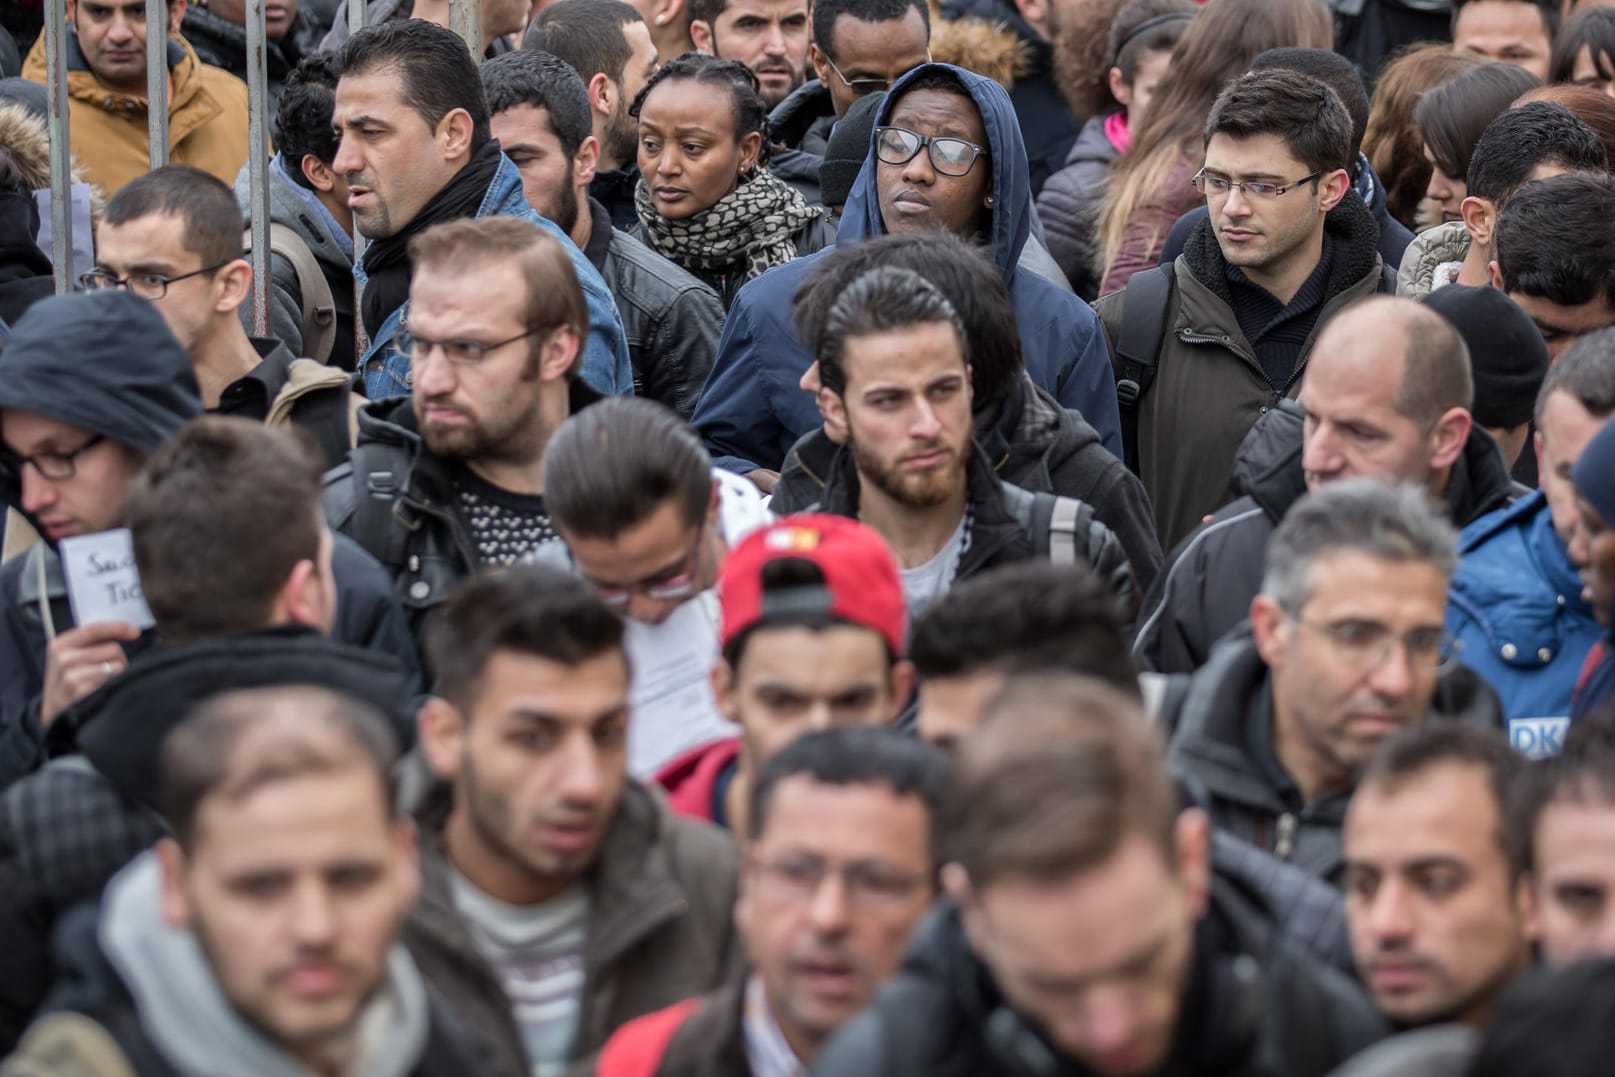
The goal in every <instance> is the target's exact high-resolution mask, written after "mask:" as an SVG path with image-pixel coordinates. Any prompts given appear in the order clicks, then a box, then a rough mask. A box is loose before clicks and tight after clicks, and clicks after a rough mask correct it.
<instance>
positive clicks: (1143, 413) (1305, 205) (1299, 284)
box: [1095, 69, 1394, 549]
mask: <svg viewBox="0 0 1615 1077" xmlns="http://www.w3.org/2000/svg"><path fill="white" fill-rule="evenodd" d="M1351 131H1352V125H1351V116H1350V115H1349V114H1348V113H1347V111H1346V106H1345V105H1343V104H1341V101H1340V98H1339V96H1338V95H1336V94H1335V92H1334V91H1333V90H1331V89H1330V88H1329V87H1327V86H1325V85H1324V84H1323V83H1321V82H1318V81H1317V80H1315V79H1312V78H1310V77H1308V76H1306V75H1303V74H1301V73H1299V72H1296V71H1289V70H1283V69H1271V70H1265V71H1257V72H1252V73H1251V74H1248V75H1245V76H1244V77H1243V78H1240V79H1238V80H1236V81H1235V82H1233V83H1232V84H1231V85H1229V86H1228V87H1227V88H1226V89H1225V90H1224V91H1223V92H1222V94H1221V96H1219V97H1218V99H1217V102H1216V104H1215V105H1214V106H1213V107H1212V110H1211V114H1210V116H1209V117H1208V118H1207V120H1206V128H1205V167H1204V168H1203V169H1202V170H1201V171H1200V172H1198V173H1196V174H1195V176H1194V179H1193V183H1194V185H1195V188H1196V190H1198V191H1200V192H1201V193H1202V194H1204V195H1205V197H1206V205H1207V206H1208V207H1209V209H1210V211H1211V212H1210V216H1209V218H1208V219H1207V220H1206V221H1204V222H1202V223H1201V224H1200V225H1199V226H1198V227H1197V228H1196V229H1195V231H1194V233H1193V234H1192V236H1191V238H1190V240H1189V242H1188V244H1187V246H1186V247H1185V249H1184V252H1183V254H1181V255H1179V256H1178V259H1177V261H1176V262H1174V263H1173V264H1172V265H1170V266H1166V267H1162V268H1159V269H1151V270H1147V271H1146V272H1145V273H1144V274H1140V276H1142V277H1144V279H1143V280H1140V281H1139V282H1138V283H1137V284H1136V286H1135V285H1134V284H1133V283H1132V282H1129V285H1128V287H1127V288H1125V289H1123V290H1122V291H1120V292H1116V293H1113V294H1111V295H1108V296H1106V297H1104V298H1103V299H1101V300H1099V302H1098V303H1097V304H1096V305H1095V309H1096V310H1097V311H1098V312H1099V318H1100V321H1101V323H1102V324H1103V325H1104V330H1105V337H1106V339H1107V341H1108V342H1109V344H1110V348H1111V352H1112V354H1115V355H1117V356H1118V357H1119V361H1118V362H1117V366H1116V377H1117V386H1118V393H1119V395H1120V396H1121V398H1122V401H1123V405H1124V411H1123V414H1124V417H1125V418H1126V419H1127V421H1128V427H1129V433H1128V445H1127V450H1126V451H1127V462H1128V465H1129V466H1130V467H1132V468H1133V469H1134V470H1136V471H1137V472H1138V474H1139V477H1140V478H1141V479H1143V480H1144V487H1145V489H1146V490H1147V491H1148V492H1149V495H1150V501H1151V503H1152V504H1153V505H1154V506H1155V519H1156V525H1157V528H1158V531H1159V534H1160V539H1161V545H1162V546H1163V547H1165V548H1168V549H1170V548H1171V547H1173V546H1175V545H1177V544H1178V543H1179V542H1181V541H1182V540H1183V538H1184V537H1185V536H1187V535H1188V534H1189V532H1190V531H1192V530H1194V528H1195V527H1196V526H1197V525H1199V524H1200V522H1201V521H1202V520H1204V519H1205V518H1206V516H1208V515H1210V514H1211V513H1213V512H1215V511H1217V509H1219V508H1221V507H1222V506H1223V505H1225V504H1227V503H1228V502H1229V501H1230V500H1231V499H1232V497H1233V485H1232V476H1233V465H1234V458H1235V454H1236V452H1237V451H1238V449H1239V445H1240V442H1241V441H1242V440H1243V439H1244V437H1245V435H1246V434H1247V433H1248V432H1249V431H1250V429H1251V426H1252V425H1253V424H1254V423H1255V422H1256V420H1257V419H1258V418H1259V417H1260V416H1262V415H1265V414H1267V413H1268V412H1269V411H1271V410H1272V409H1273V408H1275V407H1277V406H1278V404H1279V402H1280V401H1281V400H1284V399H1286V398H1293V397H1294V396H1295V395H1296V393H1297V392H1299V391H1300V389H1301V386H1302V381H1303V378H1302V376H1303V374H1305V372H1306V369H1307V356H1308V354H1309V353H1310V351H1311V350H1312V345H1313V341H1314V340H1315V339H1316V338H1317V333H1318V330H1319V329H1320V328H1321V327H1322V326H1323V324H1324V323H1325V322H1326V321H1328V319H1329V317H1330V315H1332V314H1334V313H1335V312H1337V311H1338V310H1340V309H1341V308H1343V307H1345V306H1347V305H1348V304H1350V303H1352V302H1355V301H1356V300H1358V299H1361V298H1363V297H1365V296H1369V295H1372V294H1373V293H1374V292H1375V291H1377V290H1379V289H1380V288H1381V287H1382V285H1384V284H1385V283H1386V280H1387V275H1386V274H1385V272H1384V265H1383V262H1382V261H1381V259H1380V256H1379V253H1378V244H1379V232H1378V228H1377V226H1376V225H1375V223H1374V215H1373V213H1372V212H1370V210H1369V209H1368V206H1367V205H1366V204H1365V203H1364V202H1363V200H1362V198H1361V196H1359V195H1357V194H1356V193H1355V192H1354V191H1353V190H1352V189H1351V180H1350V177H1349V175H1348V173H1347V167H1348V166H1349V165H1350V164H1351V162H1352V153H1351ZM1390 283H1391V284H1393V285H1394V280H1392V281H1391V282H1390ZM1140 328H1143V329H1145V330H1148V331H1146V332H1144V333H1142V335H1141V334H1140V332H1139V331H1140Z"/></svg>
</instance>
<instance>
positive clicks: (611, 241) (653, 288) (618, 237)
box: [583, 196, 723, 419]
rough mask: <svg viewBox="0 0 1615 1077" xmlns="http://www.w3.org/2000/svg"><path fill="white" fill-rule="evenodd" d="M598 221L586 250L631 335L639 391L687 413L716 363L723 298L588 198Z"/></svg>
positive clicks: (636, 391) (631, 358)
mask: <svg viewBox="0 0 1615 1077" xmlns="http://www.w3.org/2000/svg"><path fill="white" fill-rule="evenodd" d="M589 210H590V214H591V218H592V220H593V222H594V223H593V229H592V230H591V231H590V234H589V240H588V242H587V243H586V244H584V247H583V253H584V255H585V256H586V257H587V258H588V259H589V261H590V262H592V263H594V267H595V268H596V269H598V270H599V271H600V275H601V276H602V277H604V278H605V279H606V285H607V287H609V288H610V289H611V296H612V298H613V299H615V300H616V302H617V313H619V314H621V315H622V327H623V332H625V333H626V334H627V335H628V359H629V361H630V362H631V363H633V366H634V393H635V395H637V396H648V397H650V398H651V399H652V400H655V401H656V402H657V403H660V404H666V405H667V406H668V407H670V408H672V409H673V410H674V411H676V412H678V413H679V414H680V415H682V416H683V417H684V418H686V419H688V418H689V417H690V415H691V413H693V412H694V411H695V402H696V400H697V399H699V398H700V396H701V388H702V386H704V385H706V383H707V374H708V372H709V371H711V370H712V357H713V355H714V354H716V352H717V350H718V335H719V334H720V333H722V332H723V304H722V303H721V302H719V300H718V295H717V293H716V292H714V291H713V290H712V289H711V288H709V287H707V286H706V285H705V284H703V283H702V282H701V281H700V280H699V279H698V278H697V277H696V276H695V275H694V274H692V273H690V272H688V271H686V270H685V269H683V268H682V267H681V266H678V265H676V264H674V263H673V262H670V261H668V260H667V259H666V258H663V257H662V256H661V255H660V254H657V253H656V252H655V251H653V250H651V249H650V247H648V246H646V245H645V244H644V243H641V242H640V241H639V240H637V239H635V238H634V237H633V236H631V235H629V234H628V233H627V232H624V231H622V230H621V229H617V228H613V227H612V226H611V215H610V213H609V212H608V211H607V209H606V207H605V206H603V205H601V204H600V203H599V202H597V201H595V200H594V198H593V197H592V196H591V197H590V199H589Z"/></svg>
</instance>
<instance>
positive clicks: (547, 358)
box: [538, 325, 583, 381]
mask: <svg viewBox="0 0 1615 1077" xmlns="http://www.w3.org/2000/svg"><path fill="white" fill-rule="evenodd" d="M582 352H583V341H582V340H580V339H578V334H577V330H575V329H573V328H572V327H571V326H570V325H562V326H558V327H557V328H555V329H554V330H552V331H551V332H550V335H549V337H548V338H547V339H546V340H545V341H544V344H543V346H542V350H541V351H540V352H539V360H538V380H539V381H565V380H566V376H567V374H568V372H570V371H571V369H572V367H573V365H574V364H575V363H577V361H578V356H579V355H580V354H582Z"/></svg>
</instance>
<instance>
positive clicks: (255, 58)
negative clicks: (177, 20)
mask: <svg viewBox="0 0 1615 1077" xmlns="http://www.w3.org/2000/svg"><path fill="white" fill-rule="evenodd" d="M246 16H247V182H248V191H249V194H248V204H249V206H250V207H251V213H252V332H253V335H254V336H260V337H267V336H268V335H269V214H270V210H269V130H268V125H267V123H266V120H267V113H268V109H269V75H268V64H269V56H268V50H267V49H266V47H265V43H266V42H267V40H268V31H267V30H266V28H265V26H264V0H247V10H246Z"/></svg>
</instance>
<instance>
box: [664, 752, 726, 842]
mask: <svg viewBox="0 0 1615 1077" xmlns="http://www.w3.org/2000/svg"><path fill="white" fill-rule="evenodd" d="M739 755H740V738H739V737H730V738H728V739H727V740H719V741H714V742H712V743H711V744H707V745H703V746H702V747H700V748H696V749H695V750H693V751H690V752H686V753H685V754H684V755H681V756H679V757H678V758H677V759H675V760H673V761H672V762H671V763H669V764H667V766H665V767H663V768H662V769H661V770H660V771H659V772H658V773H657V775H656V784H657V785H660V786H661V787H662V788H663V789H666V790H667V803H668V806H669V807H671V808H672V809H673V810H674V811H676V812H678V813H679V814H680V815H682V816H685V817H686V818H689V819H700V820H701V821H702V822H706V823H711V822H715V821H716V820H715V819H714V818H713V811H712V796H713V792H714V791H715V790H716V789H717V786H718V779H719V778H720V777H722V776H723V773H724V772H725V771H726V770H728V769H729V767H730V766H731V765H732V764H733V763H734V762H735V760H736V759H737V758H738V757H739Z"/></svg>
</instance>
